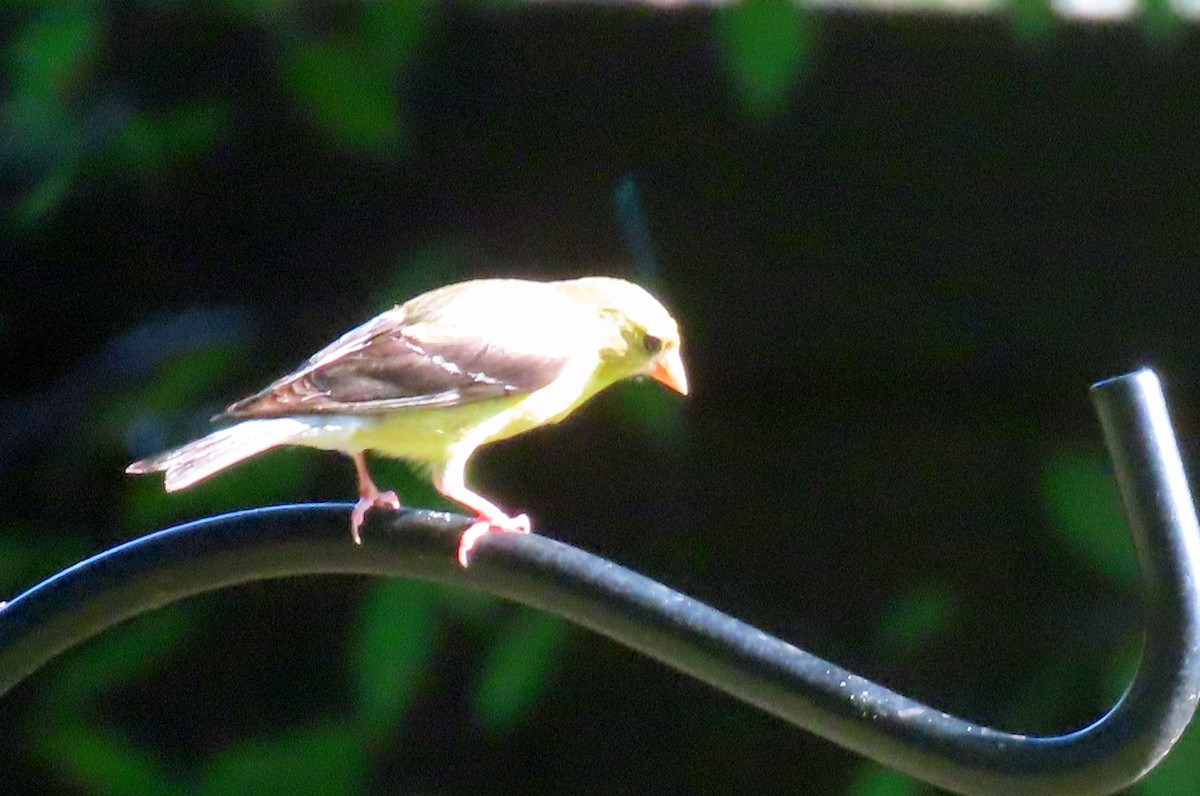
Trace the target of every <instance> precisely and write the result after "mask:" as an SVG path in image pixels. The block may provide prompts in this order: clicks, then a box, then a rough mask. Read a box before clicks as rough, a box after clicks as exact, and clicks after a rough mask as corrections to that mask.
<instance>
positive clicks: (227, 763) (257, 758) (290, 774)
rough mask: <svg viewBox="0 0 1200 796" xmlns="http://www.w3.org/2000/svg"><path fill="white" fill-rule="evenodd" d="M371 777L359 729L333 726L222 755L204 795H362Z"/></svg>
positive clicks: (204, 780)
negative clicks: (368, 774)
mask: <svg viewBox="0 0 1200 796" xmlns="http://www.w3.org/2000/svg"><path fill="white" fill-rule="evenodd" d="M366 778H367V761H366V757H365V754H364V752H363V746H362V743H361V742H360V740H359V735H358V732H357V726H356V725H355V724H353V723H350V722H345V723H331V724H327V725H323V726H317V727H310V728H304V729H293V730H288V731H286V732H283V733H281V734H279V735H278V736H275V737H268V738H255V739H252V740H249V741H245V742H242V743H240V744H237V745H236V746H232V747H230V748H228V749H225V750H222V751H221V752H219V753H217V754H216V755H214V756H213V758H212V759H211V760H210V761H209V762H208V764H207V766H206V767H205V771H204V772H203V774H202V776H201V788H200V791H199V792H200V793H202V794H204V795H205V796H225V795H226V794H228V795H229V796H235V795H236V796H243V795H244V794H255V793H282V794H287V796H307V794H313V796H325V795H326V794H332V793H362V792H363V790H364V787H365V783H366ZM144 792H145V793H153V791H144Z"/></svg>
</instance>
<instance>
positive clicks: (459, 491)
mask: <svg viewBox="0 0 1200 796" xmlns="http://www.w3.org/2000/svg"><path fill="white" fill-rule="evenodd" d="M433 483H434V486H436V487H437V490H438V491H439V492H441V493H442V494H443V495H445V496H446V497H448V498H450V499H451V500H453V501H454V502H455V503H461V504H462V505H464V506H466V507H467V508H469V509H471V510H472V511H474V512H475V513H476V514H478V515H479V517H478V519H477V520H476V521H475V524H474V525H472V526H471V527H470V528H467V530H466V531H464V532H463V535H462V537H461V538H460V539H459V540H458V563H459V564H461V565H462V566H463V567H466V566H467V561H468V558H469V556H470V554H471V550H472V549H473V548H474V547H475V543H476V542H478V541H479V540H480V539H481V538H482V537H483V535H484V534H486V533H488V532H489V531H497V532H500V533H529V517H528V516H526V515H524V514H518V515H517V516H515V517H510V516H508V515H507V514H505V513H504V512H503V511H501V510H500V509H499V508H498V507H497V506H495V505H494V504H492V503H490V502H488V500H487V499H486V498H483V497H481V496H479V495H477V494H475V493H474V492H472V491H471V490H469V489H467V485H466V484H465V483H464V482H463V466H461V465H460V466H458V467H450V468H447V470H446V471H444V472H442V473H440V474H439V475H437V476H436V477H435V478H434V481H433Z"/></svg>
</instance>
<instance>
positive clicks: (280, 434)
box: [125, 417, 312, 492]
mask: <svg viewBox="0 0 1200 796" xmlns="http://www.w3.org/2000/svg"><path fill="white" fill-rule="evenodd" d="M306 431H312V426H311V425H309V424H308V423H305V422H304V421H303V420H297V419H296V418H294V417H275V418H270V419H267V420H246V421H244V422H241V423H238V424H237V425H233V426H230V427H228V428H223V429H220V430H219V431H214V432H213V433H211V434H209V435H208V436H207V437H201V438H200V439H198V440H196V441H195V442H189V443H188V444H187V445H184V446H183V447H181V448H175V449H174V450H169V451H166V452H165V453H160V454H158V455H157V456H151V457H150V458H148V459H142V460H140V461H136V462H134V463H133V464H131V465H129V466H128V467H126V468H125V472H127V473H133V474H137V475H140V474H142V473H159V472H164V473H166V474H167V477H166V482H165V484H164V486H165V487H166V490H167V491H168V492H174V491H176V490H179V489H184V488H186V487H189V486H191V485H192V484H194V483H196V482H198V481H203V480H204V479H205V478H208V477H209V476H210V475H212V474H213V473H216V472H218V471H220V470H224V469H225V468H226V467H229V466H231V465H234V464H237V463H238V462H240V461H242V460H243V459H248V458H250V457H251V456H253V455H254V454H256V453H262V452H263V451H265V450H267V449H269V448H274V447H276V446H278V445H283V444H284V443H286V442H289V441H291V440H293V439H295V438H296V437H298V436H300V435H301V434H303V433H304V432H306Z"/></svg>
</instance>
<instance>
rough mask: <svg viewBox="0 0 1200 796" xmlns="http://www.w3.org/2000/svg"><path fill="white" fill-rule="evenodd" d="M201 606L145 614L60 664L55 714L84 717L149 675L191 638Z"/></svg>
mask: <svg viewBox="0 0 1200 796" xmlns="http://www.w3.org/2000/svg"><path fill="white" fill-rule="evenodd" d="M196 609H197V604H196V603H192V602H187V603H175V604H173V605H168V606H165V607H163V608H160V609H159V610H157V611H153V612H151V613H149V614H145V615H143V616H139V617H137V618H136V619H133V620H131V621H129V622H126V623H124V624H122V625H120V626H118V627H115V628H113V629H111V630H109V631H108V632H106V633H104V634H102V635H100V636H99V637H97V638H95V639H93V640H92V641H90V642H88V644H87V645H86V647H85V648H84V649H83V650H82V651H81V652H80V653H79V654H75V655H70V656H68V657H67V658H65V659H64V660H63V662H62V663H61V664H60V665H59V667H58V669H57V671H56V673H55V677H54V680H53V682H52V683H51V684H50V688H49V691H48V698H49V699H50V700H51V704H52V705H53V708H54V710H56V711H62V712H71V713H78V711H79V709H80V706H81V705H84V704H86V703H88V702H90V701H91V700H93V699H95V698H96V697H98V696H100V695H101V694H103V693H105V692H107V691H109V690H111V689H114V688H117V687H119V686H124V685H128V684H130V683H133V682H134V681H136V680H137V679H138V678H141V677H146V676H149V675H150V674H151V673H152V672H153V671H154V670H155V669H156V668H158V667H160V666H163V665H164V664H165V663H166V661H167V659H168V658H170V656H171V655H172V654H174V653H175V652H176V651H178V650H179V649H180V648H181V647H182V646H183V643H184V641H186V639H187V638H188V635H189V634H190V632H191V630H192V628H194V627H195V624H196V619H197V610H196Z"/></svg>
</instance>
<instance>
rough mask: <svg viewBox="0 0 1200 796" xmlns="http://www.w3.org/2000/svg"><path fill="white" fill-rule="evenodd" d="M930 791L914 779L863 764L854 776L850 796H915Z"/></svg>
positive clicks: (870, 764)
mask: <svg viewBox="0 0 1200 796" xmlns="http://www.w3.org/2000/svg"><path fill="white" fill-rule="evenodd" d="M927 791H928V788H926V787H925V786H924V785H922V784H921V783H919V782H917V781H916V780H915V779H913V778H912V777H909V776H907V775H905V774H901V773H899V772H897V771H892V770H891V769H887V768H884V767H882V766H879V765H876V764H875V763H861V764H859V766H858V769H857V771H856V772H855V774H854V779H853V781H852V782H851V784H850V787H849V788H847V789H846V793H847V794H848V796H914V795H915V794H918V793H925V792H927Z"/></svg>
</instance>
